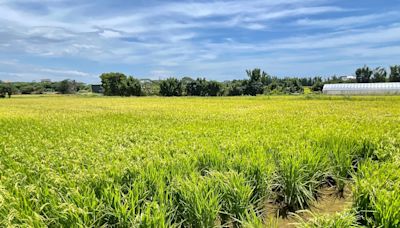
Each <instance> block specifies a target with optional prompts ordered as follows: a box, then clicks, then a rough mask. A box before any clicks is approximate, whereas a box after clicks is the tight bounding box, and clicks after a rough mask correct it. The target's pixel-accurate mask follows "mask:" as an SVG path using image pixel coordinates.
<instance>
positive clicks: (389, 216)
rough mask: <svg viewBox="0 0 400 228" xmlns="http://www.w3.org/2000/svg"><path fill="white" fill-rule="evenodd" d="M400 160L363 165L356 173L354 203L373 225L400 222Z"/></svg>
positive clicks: (369, 224)
mask: <svg viewBox="0 0 400 228" xmlns="http://www.w3.org/2000/svg"><path fill="white" fill-rule="evenodd" d="M399 170H400V164H399V162H398V161H394V162H385V163H377V162H373V161H367V162H365V163H364V164H362V165H360V168H359V171H358V173H357V175H356V176H355V186H354V191H353V194H354V196H353V197H354V207H355V208H356V210H357V211H358V212H359V214H360V216H361V221H362V222H363V224H365V225H368V226H370V227H398V226H400V211H399V208H400V171H399Z"/></svg>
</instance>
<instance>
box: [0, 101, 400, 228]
mask: <svg viewBox="0 0 400 228" xmlns="http://www.w3.org/2000/svg"><path fill="white" fill-rule="evenodd" d="M399 116H400V97H398V96H379V97H363V96H360V97H358V96H357V97H352V99H351V100H346V99H343V97H332V96H321V97H313V99H304V97H301V96H300V97H299V96H296V97H293V96H271V97H265V96H258V97H213V98H195V97H182V98H159V97H141V98H121V97H83V96H58V95H57V96H47V95H43V96H40V97H34V96H29V97H28V96H19V97H15V99H9V100H0V130H1V132H2V133H1V134H0V227H138V226H142V227H146V226H150V227H151V226H153V227H163V226H164V227H169V226H178V227H214V226H223V225H228V226H229V225H230V226H247V227H260V226H263V225H264V226H267V227H268V226H277V224H270V222H269V221H263V218H264V216H265V213H264V212H266V213H267V214H269V213H271V211H266V210H268V209H269V208H270V206H271V207H275V206H276V205H270V204H271V203H273V202H275V203H277V204H279V205H278V206H281V208H280V209H281V210H286V211H296V210H300V209H304V208H308V207H310V205H312V203H313V202H314V201H315V200H320V198H319V192H320V190H321V187H324V184H325V183H326V179H328V178H332V179H335V180H336V182H338V186H337V187H338V189H342V188H343V186H345V184H346V182H347V181H350V183H351V184H353V182H354V186H353V197H354V209H355V211H356V212H355V213H357V215H358V216H357V218H358V219H359V221H360V223H362V224H364V225H367V226H371V227H379V226H385V225H386V226H388V227H390V226H392V227H395V226H398V225H397V222H396V221H397V220H396V219H397V217H398V214H397V213H396V212H397V211H398V210H397V209H398V207H399V206H398V201H399V200H398V197H397V195H399V194H398V192H399V190H398V189H399V188H398V183H399V182H400V181H399V180H398V176H400V175H399V173H398V171H397V170H399V167H398V164H399V163H398V162H399V161H400V152H399V140H398V139H399V138H400V137H399V136H400V135H399V132H400V127H399ZM350 160H351V161H352V163H351V164H350ZM353 171H354V172H353ZM356 171H357V172H356ZM349 173H350V174H351V175H349ZM346 175H347V176H346ZM352 177H353V180H351V178H352ZM283 214H284V213H283ZM224 216H226V218H222V217H224ZM223 220H224V221H223Z"/></svg>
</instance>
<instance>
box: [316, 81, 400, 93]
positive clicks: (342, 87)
mask: <svg viewBox="0 0 400 228" xmlns="http://www.w3.org/2000/svg"><path fill="white" fill-rule="evenodd" d="M322 92H323V93H324V94H330V95H347V94H348V95H357V94H360V95H362V94H371V95H373V94H400V82H382V83H340V84H325V85H324V88H323V89H322Z"/></svg>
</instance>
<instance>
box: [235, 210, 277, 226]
mask: <svg viewBox="0 0 400 228" xmlns="http://www.w3.org/2000/svg"><path fill="white" fill-rule="evenodd" d="M241 226H242V227H245V228H263V227H265V226H266V224H265V223H264V221H263V220H262V219H261V218H260V217H259V216H258V213H257V212H255V211H254V210H253V209H250V210H247V211H246V213H245V215H244V216H243V217H242V221H241ZM268 227H273V226H272V224H268Z"/></svg>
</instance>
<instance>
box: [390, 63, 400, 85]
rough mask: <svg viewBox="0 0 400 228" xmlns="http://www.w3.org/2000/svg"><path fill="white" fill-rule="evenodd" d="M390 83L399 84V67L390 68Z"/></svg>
mask: <svg viewBox="0 0 400 228" xmlns="http://www.w3.org/2000/svg"><path fill="white" fill-rule="evenodd" d="M389 81H390V82H400V65H394V66H390V76H389Z"/></svg>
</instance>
